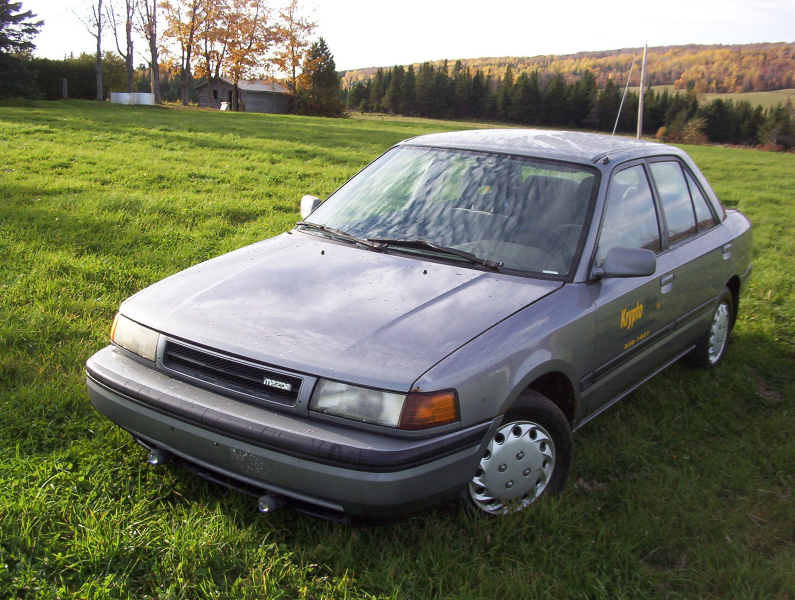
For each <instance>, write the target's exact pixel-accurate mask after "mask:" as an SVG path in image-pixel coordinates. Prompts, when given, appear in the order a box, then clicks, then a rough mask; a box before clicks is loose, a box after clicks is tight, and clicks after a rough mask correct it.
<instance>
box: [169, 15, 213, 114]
mask: <svg viewBox="0 0 795 600" xmlns="http://www.w3.org/2000/svg"><path fill="white" fill-rule="evenodd" d="M207 4H208V0H166V1H165V2H162V3H161V5H160V6H161V8H162V9H163V13H164V17H165V22H166V29H165V30H164V31H163V36H162V37H164V38H166V39H167V40H172V41H174V42H176V45H177V46H178V47H179V67H178V70H179V83H180V88H181V90H182V104H183V105H184V106H188V104H190V87H191V83H193V75H192V73H191V64H192V60H193V50H194V45H195V42H196V36H197V34H198V31H199V30H200V29H201V27H202V25H203V22H204V19H205V18H206V16H207Z"/></svg>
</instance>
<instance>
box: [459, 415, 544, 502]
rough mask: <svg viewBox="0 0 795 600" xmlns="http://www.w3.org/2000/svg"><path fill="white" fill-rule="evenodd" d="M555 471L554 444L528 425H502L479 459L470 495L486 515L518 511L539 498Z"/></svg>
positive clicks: (527, 422)
mask: <svg viewBox="0 0 795 600" xmlns="http://www.w3.org/2000/svg"><path fill="white" fill-rule="evenodd" d="M554 469H555V444H554V442H553V441H552V437H551V436H550V435H549V433H548V432H547V430H546V429H544V428H543V427H541V425H538V424H537V423H531V422H530V421H515V422H513V423H508V424H507V425H503V426H502V427H500V429H499V430H498V431H497V433H496V434H495V436H494V438H493V439H492V440H491V442H490V443H489V446H488V448H487V449H486V451H485V453H484V454H483V458H481V459H480V465H479V467H478V470H477V472H476V473H475V477H474V478H473V479H472V481H471V482H470V483H469V494H470V495H471V496H472V499H473V500H474V501H475V504H476V505H477V506H479V507H480V508H481V509H483V510H484V511H486V512H487V513H492V514H506V513H509V512H513V511H516V510H520V509H522V508H524V507H525V506H527V505H528V504H530V503H531V502H532V501H533V500H535V499H536V498H538V497H539V496H540V495H541V493H542V492H543V491H544V489H545V488H546V487H547V484H548V483H549V480H550V478H551V477H552V472H553V470H554Z"/></svg>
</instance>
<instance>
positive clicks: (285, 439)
mask: <svg viewBox="0 0 795 600" xmlns="http://www.w3.org/2000/svg"><path fill="white" fill-rule="evenodd" d="M86 380H87V385H88V392H89V397H90V399H91V404H92V405H93V406H94V408H96V410H97V411H99V412H100V413H102V414H104V415H105V416H107V417H108V418H110V419H111V420H112V421H114V422H115V423H116V424H117V425H119V426H120V427H122V428H123V429H125V430H127V431H129V432H130V433H131V434H132V435H133V436H134V437H135V438H136V439H138V440H139V441H140V442H142V443H143V444H144V445H145V446H148V447H150V448H151V447H157V448H160V449H162V450H164V451H166V452H167V453H169V454H171V455H173V456H175V457H178V458H179V459H181V460H182V461H186V462H188V463H189V464H191V465H194V466H196V467H197V468H198V469H199V470H201V471H205V472H210V473H212V474H215V475H217V476H220V477H221V478H229V479H231V480H233V481H237V482H241V483H242V484H245V485H246V486H247V487H249V488H252V487H253V488H254V489H256V490H262V492H263V493H269V494H274V495H278V496H280V497H282V498H284V499H286V500H288V501H289V500H291V499H292V500H295V501H298V502H300V503H305V504H309V505H313V506H317V507H322V508H323V509H325V510H331V511H337V512H341V513H346V514H348V515H352V516H366V517H386V516H394V515H397V514H402V513H407V512H411V511H413V510H417V509H420V508H423V507H425V506H428V505H431V504H434V503H437V502H440V501H443V500H444V499H447V498H452V497H455V496H456V495H457V494H458V493H459V492H460V490H461V489H462V488H463V487H464V486H466V484H467V482H468V481H469V480H470V479H471V478H472V475H473V474H474V472H475V470H476V469H477V465H478V463H479V460H480V457H481V456H482V452H483V451H484V450H485V446H486V444H487V443H488V440H489V439H491V436H492V435H493V434H494V431H495V430H496V428H497V426H498V425H499V422H500V420H501V418H499V417H498V418H497V419H495V420H494V421H492V422H487V423H481V424H479V425H476V426H474V427H469V428H467V429H464V430H459V431H455V432H452V433H445V434H441V435H438V436H434V437H431V438H419V439H418V438H410V439H406V438H399V437H393V436H388V435H381V434H376V433H372V432H369V431H360V430H357V429H354V428H349V427H344V426H340V425H337V424H333V423H326V422H322V421H318V420H314V419H309V418H304V417H300V416H296V415H289V414H285V413H280V412H276V411H273V410H269V409H266V408H261V407H258V406H253V405H250V404H246V403H243V402H240V401H238V400H234V399H231V398H227V397H225V396H222V395H219V394H216V393H214V392H211V391H208V390H205V389H202V388H199V387H196V386H193V385H191V384H188V383H185V382H182V381H179V380H177V379H173V378H171V377H168V376H167V375H165V374H164V373H161V372H158V371H155V370H154V369H152V368H150V367H148V366H146V365H143V364H140V363H139V362H137V361H135V360H133V359H132V358H130V357H128V356H126V355H125V354H123V353H122V352H119V351H117V350H115V349H113V348H112V347H108V348H105V349H104V350H101V351H99V352H98V353H97V354H95V355H94V356H93V357H91V359H89V361H88V362H87V364H86Z"/></svg>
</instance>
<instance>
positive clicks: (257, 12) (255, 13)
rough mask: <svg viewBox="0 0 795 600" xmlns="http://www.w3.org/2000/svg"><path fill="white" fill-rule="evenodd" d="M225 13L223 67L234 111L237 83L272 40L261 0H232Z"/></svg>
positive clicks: (255, 69) (252, 68)
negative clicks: (230, 83)
mask: <svg viewBox="0 0 795 600" xmlns="http://www.w3.org/2000/svg"><path fill="white" fill-rule="evenodd" d="M225 16H226V19H225V21H224V22H225V25H226V27H225V28H226V31H227V33H228V38H227V42H226V56H227V64H226V69H225V71H226V73H227V74H228V75H229V77H230V78H231V79H232V84H233V90H232V110H235V111H236V110H239V108H240V107H239V104H240V99H239V96H240V92H239V89H238V84H239V83H240V80H241V79H245V78H247V77H249V76H252V75H254V74H255V73H256V72H258V70H259V65H260V63H261V61H262V59H263V58H264V56H265V53H266V52H267V51H268V49H269V48H270V45H271V42H272V41H273V31H272V30H271V28H270V27H268V16H269V11H268V8H267V6H266V5H265V2H264V0H231V4H230V8H229V10H228V11H227V12H226V14H225ZM335 75H336V73H335ZM337 87H338V88H339V81H338V82H337Z"/></svg>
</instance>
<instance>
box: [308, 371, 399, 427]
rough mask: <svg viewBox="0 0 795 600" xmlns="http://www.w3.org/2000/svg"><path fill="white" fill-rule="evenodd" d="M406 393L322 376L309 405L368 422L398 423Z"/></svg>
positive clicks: (324, 411)
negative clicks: (332, 379)
mask: <svg viewBox="0 0 795 600" xmlns="http://www.w3.org/2000/svg"><path fill="white" fill-rule="evenodd" d="M405 400H406V395H405V394H394V393H392V392H382V391H380V390H371V389H368V388H362V387H357V386H355V385H347V384H345V383H337V382H336V381H327V380H325V379H321V380H320V381H319V382H318V384H317V388H315V393H314V394H313V395H312V402H311V403H310V404H309V408H310V409H312V410H316V411H318V412H322V413H326V414H329V415H336V416H338V417H345V418H348V419H355V420H357V421H364V422H366V423H378V424H379V425H388V426H390V427H397V425H398V421H400V411H401V410H403V402H404V401H405Z"/></svg>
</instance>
